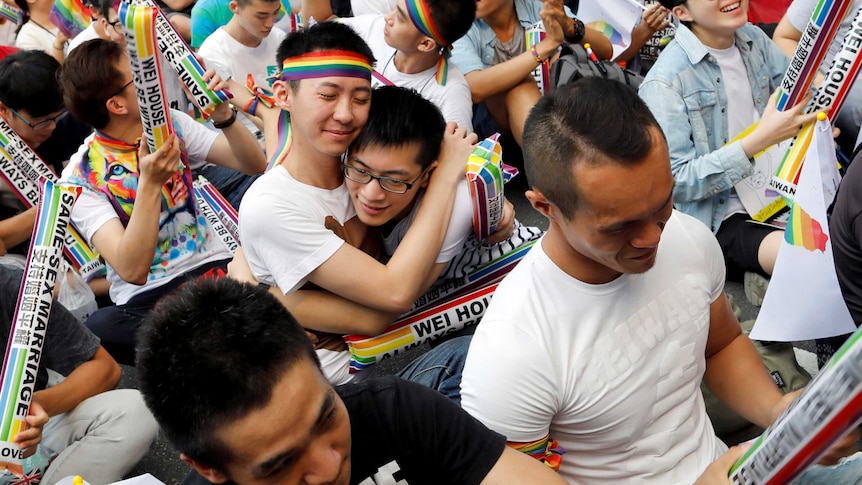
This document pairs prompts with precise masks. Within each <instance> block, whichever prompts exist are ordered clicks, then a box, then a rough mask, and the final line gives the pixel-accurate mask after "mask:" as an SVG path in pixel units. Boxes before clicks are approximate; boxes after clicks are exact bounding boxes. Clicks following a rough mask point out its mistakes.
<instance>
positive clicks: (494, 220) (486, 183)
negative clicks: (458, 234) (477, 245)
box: [466, 133, 504, 241]
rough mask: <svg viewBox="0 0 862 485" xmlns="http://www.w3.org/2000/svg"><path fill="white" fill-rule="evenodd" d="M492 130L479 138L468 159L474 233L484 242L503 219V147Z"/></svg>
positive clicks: (497, 134)
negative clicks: (490, 133) (482, 138)
mask: <svg viewBox="0 0 862 485" xmlns="http://www.w3.org/2000/svg"><path fill="white" fill-rule="evenodd" d="M499 138H500V134H499V133H495V134H493V135H491V136H489V137H488V138H485V139H484V140H482V141H480V142H479V143H478V144H476V146H475V147H474V148H473V152H472V153H471V154H470V157H469V158H467V166H466V172H467V182H468V183H469V186H470V196H471V197H472V199H473V233H474V234H475V235H476V239H477V240H479V241H484V240H485V239H486V238H487V237H488V236H490V235H491V234H493V233H494V231H496V230H497V224H499V223H500V219H502V218H503V182H504V180H503V179H504V174H503V160H502V156H503V147H502V146H501V145H500V142H499V141H498V140H499Z"/></svg>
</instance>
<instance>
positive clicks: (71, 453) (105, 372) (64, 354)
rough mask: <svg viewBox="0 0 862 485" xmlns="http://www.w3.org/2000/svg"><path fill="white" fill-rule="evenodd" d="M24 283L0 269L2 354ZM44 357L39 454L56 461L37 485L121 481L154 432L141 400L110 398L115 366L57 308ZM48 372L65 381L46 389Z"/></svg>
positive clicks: (121, 394)
mask: <svg viewBox="0 0 862 485" xmlns="http://www.w3.org/2000/svg"><path fill="white" fill-rule="evenodd" d="M21 283H22V274H21V272H20V271H17V270H13V269H11V268H7V267H5V266H3V265H0V341H2V342H3V346H4V347H5V346H6V343H7V342H6V340H7V338H8V336H9V333H10V331H11V329H12V320H13V316H14V314H15V303H16V301H17V298H18V291H19V288H20V286H21ZM41 355H42V357H41V360H40V362H39V370H38V377H37V379H36V389H37V391H36V392H35V393H33V402H35V403H37V404H38V405H41V407H42V408H44V410H45V411H47V413H48V415H49V416H50V419H49V420H48V424H46V425H45V426H44V427H43V431H42V443H41V446H42V447H43V448H45V451H47V454H48V455H49V456H53V457H54V458H53V462H52V463H51V466H49V467H48V470H47V472H46V473H45V474H44V475H43V476H42V483H57V482H58V481H59V480H60V479H61V478H64V477H68V476H74V475H79V474H85V475H86V477H87V481H88V482H89V483H93V484H105V483H112V482H116V481H117V480H121V479H122V478H123V477H124V476H125V475H126V474H127V473H129V472H130V471H131V470H132V468H133V467H134V466H135V465H137V463H138V461H140V459H141V458H143V457H144V455H146V454H147V452H148V451H149V449H150V445H151V444H152V442H153V441H154V440H155V439H156V433H157V432H158V426H157V424H156V421H155V419H153V415H152V414H150V412H149V411H148V410H147V408H146V406H145V405H144V401H143V399H142V398H141V394H140V393H139V392H138V391H137V390H133V389H117V390H113V389H114V387H115V386H116V385H117V382H119V380H120V373H121V371H120V366H119V365H117V363H116V362H115V361H114V359H112V358H111V356H110V355H109V354H108V352H107V351H105V349H104V348H103V347H102V346H101V345H99V339H98V338H97V337H96V336H95V335H93V334H92V333H91V332H90V331H89V330H87V328H86V327H84V325H83V324H81V323H80V322H79V321H78V320H77V319H76V318H75V317H74V316H73V315H72V314H70V313H69V312H68V311H66V309H65V308H63V306H62V305H60V304H59V302H57V301H54V304H53V306H52V308H51V315H50V316H49V318H48V325H47V330H46V334H45V342H44V347H43V348H42V354H41ZM47 369H51V370H53V371H56V372H58V373H59V374H61V375H62V376H64V377H65V379H63V380H62V381H60V382H59V383H58V384H55V385H53V386H51V387H46V385H47V383H48V373H47ZM0 474H2V473H0ZM0 483H3V482H2V480H0Z"/></svg>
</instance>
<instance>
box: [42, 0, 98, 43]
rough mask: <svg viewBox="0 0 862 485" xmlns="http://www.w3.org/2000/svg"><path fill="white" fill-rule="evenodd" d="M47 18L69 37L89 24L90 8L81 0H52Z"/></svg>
mask: <svg viewBox="0 0 862 485" xmlns="http://www.w3.org/2000/svg"><path fill="white" fill-rule="evenodd" d="M48 19H49V20H50V21H51V23H52V24H54V25H56V26H57V28H58V29H60V31H62V32H63V33H64V34H66V37H68V38H69V39H71V38H72V37H75V36H76V35H78V34H80V33H81V32H83V31H84V29H86V28H87V27H89V26H90V9H89V8H87V6H86V5H84V2H83V1H82V0H54V6H53V7H51V11H50V12H49V13H48Z"/></svg>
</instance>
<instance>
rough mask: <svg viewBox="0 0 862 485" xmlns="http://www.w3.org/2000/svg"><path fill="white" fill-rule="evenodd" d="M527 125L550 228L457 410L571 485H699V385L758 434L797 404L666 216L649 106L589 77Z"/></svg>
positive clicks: (710, 246)
mask: <svg viewBox="0 0 862 485" xmlns="http://www.w3.org/2000/svg"><path fill="white" fill-rule="evenodd" d="M689 1H694V0H689ZM528 123H530V126H532V127H533V129H532V130H530V131H529V132H527V133H526V134H525V137H524V159H525V167H526V172H527V178H528V181H529V184H530V187H531V189H530V190H529V191H527V193H526V195H527V199H528V200H529V201H530V203H531V204H532V206H533V207H534V208H535V209H536V210H538V211H539V212H540V213H542V215H544V216H545V217H547V218H548V221H549V229H548V232H547V233H546V234H545V236H544V237H543V238H542V239H541V240H540V242H539V243H537V244H536V245H535V246H534V247H533V249H532V250H531V251H530V253H529V254H527V256H525V257H524V260H523V261H522V262H521V263H520V264H519V265H518V266H517V267H516V268H515V269H513V270H512V272H511V273H509V274H508V275H507V276H506V278H505V279H504V280H503V281H502V282H501V283H500V286H499V287H498V288H497V291H496V293H495V294H494V298H493V300H492V301H491V304H490V306H489V307H488V310H487V311H486V313H485V316H484V317H483V319H482V323H480V324H479V326H478V328H477V330H476V334H475V335H474V336H473V341H472V342H471V345H470V350H469V352H468V355H467V360H466V365H465V367H464V372H463V380H462V383H461V389H462V402H463V407H464V409H465V410H467V411H468V412H470V413H471V414H472V415H473V416H475V417H477V418H478V419H479V420H480V421H482V422H483V423H485V425H487V426H488V427H490V428H491V429H494V430H495V431H498V432H500V433H503V434H504V435H506V437H507V439H508V440H509V442H510V445H511V446H514V447H516V448H519V449H522V450H524V451H527V452H530V453H531V454H535V455H537V457H538V458H545V457H546V452H554V451H556V450H558V449H559V448H562V449H564V450H565V452H566V453H565V454H564V455H562V457H561V466H560V473H561V474H562V475H563V477H564V478H566V480H568V481H569V482H570V483H597V484H603V483H606V484H619V483H654V484H662V485H664V484H669V483H677V484H685V483H692V482H694V480H695V479H696V478H697V476H698V475H699V474H701V473H702V472H703V471H704V469H706V467H707V466H708V465H709V464H710V463H711V462H712V461H714V460H715V459H717V458H718V457H719V456H720V455H721V453H723V452H724V451H725V450H726V447H725V445H724V444H723V443H722V442H721V441H719V439H718V438H717V437H716V436H715V433H714V431H713V427H712V425H711V423H710V420H709V417H708V416H707V414H706V409H705V406H704V403H703V397H702V395H701V393H700V392H699V386H700V383H701V381H704V382H705V383H706V384H707V385H708V386H709V388H710V389H711V390H712V392H713V393H714V394H715V395H716V396H717V397H718V398H719V399H721V400H722V401H723V402H724V403H725V404H727V405H728V406H729V407H730V408H731V409H733V410H734V411H736V412H738V413H739V414H741V415H742V416H743V417H745V418H746V419H748V420H749V421H751V422H753V423H755V424H757V425H759V426H761V427H766V426H768V425H769V424H771V423H772V422H773V421H774V420H775V418H776V417H777V416H778V415H779V414H780V413H781V412H782V411H784V409H785V408H786V407H787V406H788V405H789V404H790V402H791V401H792V399H793V395H792V394H788V395H786V396H785V395H782V393H781V392H780V391H779V390H778V387H777V386H776V385H775V383H774V382H773V380H772V379H771V377H770V376H769V374H768V373H767V372H766V368H765V367H764V366H763V364H762V362H761V359H760V356H759V355H758V354H757V351H756V350H755V349H754V346H753V345H752V343H751V341H749V340H748V337H747V336H746V335H745V334H743V333H742V331H741V329H740V326H739V322H738V321H737V320H736V317H735V316H734V315H733V312H732V311H731V309H730V304H729V302H728V300H727V297H726V296H725V294H724V291H723V288H724V283H725V281H724V275H725V268H724V261H723V258H722V255H721V251H720V248H719V246H718V244H717V243H716V241H715V237H714V236H713V235H712V233H711V232H710V231H709V229H708V228H707V227H706V226H704V225H703V224H702V223H701V222H699V221H698V220H696V219H695V218H693V217H691V216H688V215H685V214H683V213H681V212H678V211H675V210H674V209H673V201H672V193H673V189H674V178H673V175H672V173H671V165H670V157H669V154H668V148H667V143H666V141H665V137H664V134H663V133H662V131H661V128H660V127H659V125H658V122H657V121H656V120H655V118H654V117H653V115H652V114H651V113H650V111H649V109H648V108H647V106H646V105H645V104H644V103H643V101H641V100H640V99H639V98H638V97H637V95H635V94H634V93H633V92H632V90H631V89H629V88H628V87H627V86H625V85H623V84H621V83H618V82H616V81H608V80H603V79H600V78H586V79H582V80H580V81H578V82H576V83H573V84H570V85H567V86H564V87H562V88H560V89H558V90H557V91H556V92H555V93H554V94H552V95H551V96H548V97H545V98H543V99H542V100H541V101H539V103H538V104H537V105H536V107H535V108H534V109H533V111H532V113H531V114H530V118H529V119H528ZM501 356H504V358H503V357H501ZM857 437H858V435H856V434H855V433H853V434H852V436H848V437H847V439H846V441H845V442H844V443H842V445H847V444H850V443H854V442H855V439H856V438H857ZM854 448H855V446H854ZM837 449H838V448H836V450H837ZM838 456H840V452H838V451H836V453H835V454H833V455H830V456H829V457H828V459H829V460H836V459H837V458H838ZM860 466H862V460H854V461H850V462H848V463H845V464H843V465H839V466H838V467H836V468H834V469H829V470H828V471H827V472H823V474H822V475H819V478H826V476H827V474H828V473H833V474H835V475H834V476H835V478H833V479H832V481H831V482H830V483H853V482H852V481H842V480H847V479H848V478H849V477H856V478H858V477H860V476H862V474H860V473H862V468H860ZM817 473H820V471H819V470H813V471H812V470H809V471H808V472H806V478H811V479H816V478H818V475H817ZM809 474H812V475H809ZM839 477H840V479H839ZM802 483H812V482H802ZM813 483H816V482H813ZM821 483H822V482H821Z"/></svg>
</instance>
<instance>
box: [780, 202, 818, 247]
mask: <svg viewBox="0 0 862 485" xmlns="http://www.w3.org/2000/svg"><path fill="white" fill-rule="evenodd" d="M784 240H785V241H787V242H788V244H792V245H794V246H800V247H803V248H805V249H807V250H809V251H814V250H818V251H820V252H821V253H822V252H826V243H827V242H828V241H829V236H828V235H827V234H826V233H825V232H823V226H821V225H820V222H818V221H817V219H812V218H811V216H810V215H809V214H808V213H807V212H805V209H803V208H802V206H801V205H800V204H798V203H796V204H793V207H792V208H791V209H790V220H789V221H788V224H787V230H785V231H784Z"/></svg>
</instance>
